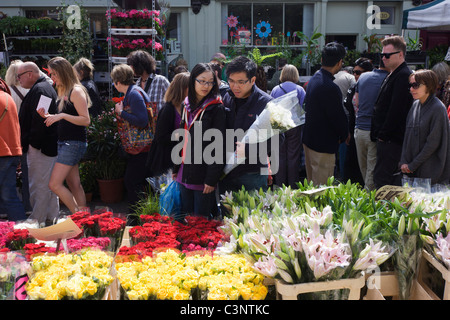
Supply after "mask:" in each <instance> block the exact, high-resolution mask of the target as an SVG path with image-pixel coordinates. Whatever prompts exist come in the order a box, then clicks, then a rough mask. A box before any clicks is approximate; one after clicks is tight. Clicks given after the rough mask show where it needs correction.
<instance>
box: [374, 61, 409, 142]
mask: <svg viewBox="0 0 450 320" xmlns="http://www.w3.org/2000/svg"><path fill="white" fill-rule="evenodd" d="M410 74H411V70H410V69H409V67H408V65H407V64H406V62H403V63H402V64H401V65H400V66H398V67H397V69H395V70H394V71H392V73H390V74H389V75H388V76H387V77H386V79H385V80H384V82H383V84H382V85H381V88H380V93H379V94H378V98H377V101H376V102H375V106H374V109H373V116H372V127H371V131H370V138H371V139H372V141H377V139H380V140H383V141H386V142H391V141H392V142H395V143H397V144H400V145H401V144H402V143H403V137H404V135H405V126H406V117H407V116H408V112H409V109H411V105H412V103H413V100H414V99H413V97H412V95H411V93H410V92H409V75H410Z"/></svg>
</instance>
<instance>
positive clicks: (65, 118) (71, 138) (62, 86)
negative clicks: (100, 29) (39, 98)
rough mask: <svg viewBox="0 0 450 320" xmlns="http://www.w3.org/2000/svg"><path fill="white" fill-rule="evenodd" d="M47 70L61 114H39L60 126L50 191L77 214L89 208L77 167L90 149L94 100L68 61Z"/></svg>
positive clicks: (53, 61)
mask: <svg viewBox="0 0 450 320" xmlns="http://www.w3.org/2000/svg"><path fill="white" fill-rule="evenodd" d="M48 69H49V73H50V75H51V79H52V80H53V82H54V83H55V85H56V89H57V93H58V99H59V100H58V103H57V104H58V111H59V112H58V113H56V114H48V113H45V111H44V110H43V109H40V110H38V112H39V114H40V115H41V116H42V117H45V118H46V119H45V124H46V125H47V126H51V125H52V124H53V123H56V122H57V123H58V156H57V159H56V163H55V165H54V167H53V170H52V174H51V177H50V182H49V187H50V190H52V191H53V192H54V193H55V194H56V195H57V196H58V197H59V198H60V199H61V201H62V202H63V203H64V204H65V205H66V207H67V208H68V209H69V210H70V212H71V213H75V212H77V211H78V210H79V209H80V208H82V207H85V206H86V195H85V194H84V190H83V186H82V185H81V182H80V173H79V169H78V163H79V162H80V160H81V158H82V157H83V155H84V153H85V152H86V149H87V132H86V127H88V126H89V124H90V118H89V111H88V108H89V107H90V106H91V99H90V98H89V94H88V93H87V91H86V89H85V88H84V87H83V85H81V83H80V81H79V80H78V77H77V76H76V74H75V71H74V69H73V68H72V65H71V64H70V62H68V61H67V60H66V59H64V58H62V57H55V58H53V59H51V60H50V61H49V62H48ZM64 182H66V183H67V186H68V188H66V186H65V185H64Z"/></svg>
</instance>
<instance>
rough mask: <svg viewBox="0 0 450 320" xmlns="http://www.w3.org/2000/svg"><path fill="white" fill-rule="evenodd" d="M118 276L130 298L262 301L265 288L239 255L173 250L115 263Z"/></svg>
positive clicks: (259, 276)
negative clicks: (199, 298)
mask: <svg viewBox="0 0 450 320" xmlns="http://www.w3.org/2000/svg"><path fill="white" fill-rule="evenodd" d="M116 270H117V278H118V279H119V281H120V284H121V287H122V289H123V290H124V291H125V292H126V295H127V297H128V299H131V300H147V299H160V300H187V299H191V298H193V293H194V292H196V291H198V290H200V291H201V293H200V294H197V295H196V296H199V297H201V298H204V299H210V300H237V299H239V298H243V299H245V300H251V299H253V300H263V299H264V298H265V297H266V295H267V287H266V286H264V285H263V279H264V277H263V276H262V275H261V274H259V273H256V272H255V271H254V270H253V269H252V268H251V265H250V264H249V263H248V262H247V260H246V259H245V258H244V257H243V256H241V255H228V256H214V257H212V256H209V255H193V256H188V257H185V256H184V255H180V254H179V253H178V252H177V251H175V250H167V251H164V252H160V253H158V254H157V255H156V256H155V257H154V258H151V257H146V258H144V259H143V260H142V261H141V262H124V263H118V264H116Z"/></svg>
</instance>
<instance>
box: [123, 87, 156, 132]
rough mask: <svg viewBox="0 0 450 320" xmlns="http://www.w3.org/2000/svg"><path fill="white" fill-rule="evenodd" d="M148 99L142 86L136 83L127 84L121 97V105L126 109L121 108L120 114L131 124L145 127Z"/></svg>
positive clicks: (146, 123)
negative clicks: (125, 90) (123, 96)
mask: <svg viewBox="0 0 450 320" xmlns="http://www.w3.org/2000/svg"><path fill="white" fill-rule="evenodd" d="M149 100H150V99H149V97H148V95H147V93H145V91H144V90H142V88H140V87H138V86H136V85H131V86H129V88H128V90H127V93H126V95H125V98H124V99H123V107H124V109H127V110H123V111H122V113H121V114H120V116H121V117H122V118H123V119H124V120H126V121H128V122H129V123H130V124H132V125H133V126H136V127H139V128H145V127H146V126H147V125H148V112H147V106H146V102H148V101H149ZM126 107H129V109H128V108H126Z"/></svg>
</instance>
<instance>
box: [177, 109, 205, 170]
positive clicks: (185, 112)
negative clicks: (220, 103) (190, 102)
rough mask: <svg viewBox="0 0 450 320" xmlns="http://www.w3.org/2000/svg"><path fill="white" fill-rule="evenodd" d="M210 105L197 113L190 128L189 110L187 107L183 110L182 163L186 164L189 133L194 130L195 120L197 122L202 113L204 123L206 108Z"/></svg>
mask: <svg viewBox="0 0 450 320" xmlns="http://www.w3.org/2000/svg"><path fill="white" fill-rule="evenodd" d="M208 105H209V103H206V104H205V105H204V106H203V107H202V108H201V109H199V110H198V111H197V113H196V114H195V116H194V119H192V122H191V124H190V125H189V126H188V111H187V108H186V107H185V108H184V109H183V116H182V117H181V121H183V120H184V143H183V149H182V150H181V162H182V163H184V159H185V157H186V153H185V150H186V148H187V143H188V137H189V131H190V130H191V128H192V125H193V124H194V123H195V120H197V118H198V116H199V115H200V113H201V117H200V120H199V121H200V122H201V121H202V118H203V114H204V113H205V110H206V108H207V107H208Z"/></svg>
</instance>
